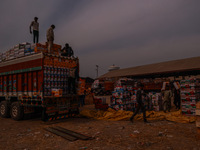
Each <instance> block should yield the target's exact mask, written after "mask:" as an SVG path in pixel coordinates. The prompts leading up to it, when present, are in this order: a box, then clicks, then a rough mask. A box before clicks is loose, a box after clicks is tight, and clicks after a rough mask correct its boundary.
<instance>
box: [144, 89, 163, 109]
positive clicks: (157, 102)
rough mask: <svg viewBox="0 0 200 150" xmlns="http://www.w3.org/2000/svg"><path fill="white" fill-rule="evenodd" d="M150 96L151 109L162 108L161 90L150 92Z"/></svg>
mask: <svg viewBox="0 0 200 150" xmlns="http://www.w3.org/2000/svg"><path fill="white" fill-rule="evenodd" d="M148 97H149V98H150V101H149V104H147V105H148V106H149V109H153V110H154V111H161V110H162V96H161V93H159V92H149V94H148Z"/></svg>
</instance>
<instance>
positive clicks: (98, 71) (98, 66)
mask: <svg viewBox="0 0 200 150" xmlns="http://www.w3.org/2000/svg"><path fill="white" fill-rule="evenodd" d="M96 67H97V69H96V71H97V77H98V76H99V75H98V72H99V66H98V65H96Z"/></svg>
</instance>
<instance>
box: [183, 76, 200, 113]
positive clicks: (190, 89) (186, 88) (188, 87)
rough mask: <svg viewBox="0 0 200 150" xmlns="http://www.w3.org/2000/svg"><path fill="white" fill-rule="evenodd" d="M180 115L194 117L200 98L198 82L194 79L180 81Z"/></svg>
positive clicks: (199, 83)
mask: <svg viewBox="0 0 200 150" xmlns="http://www.w3.org/2000/svg"><path fill="white" fill-rule="evenodd" d="M180 85H181V90H180V91H181V105H182V114H185V115H195V110H196V103H197V102H198V101H199V98H200V80H199V79H196V78H192V79H188V80H181V82H180Z"/></svg>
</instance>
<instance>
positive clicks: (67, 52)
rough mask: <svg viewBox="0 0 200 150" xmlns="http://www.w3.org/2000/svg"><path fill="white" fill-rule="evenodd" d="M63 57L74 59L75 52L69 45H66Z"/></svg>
mask: <svg viewBox="0 0 200 150" xmlns="http://www.w3.org/2000/svg"><path fill="white" fill-rule="evenodd" d="M61 56H67V57H73V56H74V52H73V50H72V48H71V47H70V46H69V44H68V43H66V44H65V47H64V48H63V49H62V53H61Z"/></svg>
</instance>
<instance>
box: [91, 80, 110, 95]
mask: <svg viewBox="0 0 200 150" xmlns="http://www.w3.org/2000/svg"><path fill="white" fill-rule="evenodd" d="M113 90H114V81H104V80H95V81H94V82H93V84H92V91H93V93H94V94H95V95H99V96H101V95H111V94H112V91H113Z"/></svg>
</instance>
